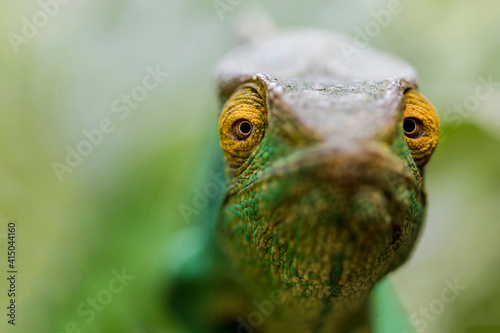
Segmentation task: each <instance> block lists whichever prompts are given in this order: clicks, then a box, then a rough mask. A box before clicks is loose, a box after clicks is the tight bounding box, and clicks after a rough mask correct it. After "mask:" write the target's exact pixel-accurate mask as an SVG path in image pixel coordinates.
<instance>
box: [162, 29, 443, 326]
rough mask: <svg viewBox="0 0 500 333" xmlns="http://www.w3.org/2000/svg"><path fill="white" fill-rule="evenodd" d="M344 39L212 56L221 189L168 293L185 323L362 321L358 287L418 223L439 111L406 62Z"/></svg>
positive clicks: (364, 305)
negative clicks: (193, 254)
mask: <svg viewBox="0 0 500 333" xmlns="http://www.w3.org/2000/svg"><path fill="white" fill-rule="evenodd" d="M349 43H350V40H349V39H347V38H345V37H342V36H338V35H334V34H330V33H326V32H321V31H314V30H301V31H295V32H286V33H280V34H277V35H274V36H272V37H270V38H266V39H263V40H260V41H257V42H255V41H254V42H252V43H247V44H244V45H242V46H239V47H237V48H236V49H235V50H233V51H232V52H231V53H230V54H228V55H227V56H226V57H225V58H224V59H223V60H222V61H221V62H220V64H219V65H218V67H217V70H216V77H217V82H218V86H219V91H220V96H221V101H222V103H221V104H222V110H221V112H220V118H219V137H220V146H221V148H222V151H223V156H224V169H225V175H226V188H225V189H224V193H223V197H222V198H221V200H220V210H219V213H218V217H217V220H216V223H215V226H214V227H213V228H212V233H211V234H210V239H211V241H210V242H209V245H207V247H206V250H205V251H202V252H203V253H202V254H200V255H198V257H197V258H196V259H193V260H195V262H196V261H197V262H198V263H199V262H204V263H207V262H209V263H210V264H207V265H204V267H209V268H208V269H207V268H206V269H205V270H204V271H203V272H201V271H200V272H198V273H195V274H192V275H190V276H188V277H182V278H179V281H180V282H177V284H176V285H175V287H174V292H173V296H172V301H171V302H172V304H173V306H174V307H175V309H176V311H177V312H178V313H179V314H180V315H181V317H182V318H184V319H185V322H186V323H188V325H190V326H189V327H190V328H191V330H192V331H193V332H342V333H343V332H373V331H374V330H373V328H371V327H372V325H371V322H372V320H371V319H370V307H371V305H370V294H371V290H372V288H373V287H374V286H375V284H376V283H377V282H378V281H379V280H381V278H383V277H384V276H385V275H386V274H387V273H388V272H390V271H392V270H394V269H396V268H397V267H398V266H400V265H401V264H402V263H403V262H404V261H405V260H406V259H407V258H408V256H409V254H410V252H411V249H412V248H413V246H414V244H415V241H416V239H417V236H418V234H419V231H420V230H421V227H422V224H423V221H424V216H425V205H426V197H425V191H424V184H423V168H424V166H425V164H426V163H427V162H428V161H429V158H430V156H431V155H432V153H433V151H434V150H435V148H436V145H437V142H438V137H439V120H438V118H437V115H436V112H435V110H434V108H433V107H432V105H431V104H430V103H429V102H428V100H427V99H426V98H425V97H423V96H422V95H421V94H420V93H419V91H418V85H417V77H416V73H415V71H414V69H413V68H412V67H410V66H409V65H407V64H406V63H405V62H403V61H401V60H399V59H397V58H395V57H392V56H389V55H385V54H383V53H380V52H378V51H374V50H372V49H369V48H366V49H362V50H358V51H359V52H355V53H349V52H346V50H348V49H346V47H347V46H348V45H350V44H349ZM196 265H198V264H196V263H195V264H193V266H196ZM252 312H253V314H252ZM259 314H260V315H259ZM389 333H390V332H389ZM396 333H401V332H396Z"/></svg>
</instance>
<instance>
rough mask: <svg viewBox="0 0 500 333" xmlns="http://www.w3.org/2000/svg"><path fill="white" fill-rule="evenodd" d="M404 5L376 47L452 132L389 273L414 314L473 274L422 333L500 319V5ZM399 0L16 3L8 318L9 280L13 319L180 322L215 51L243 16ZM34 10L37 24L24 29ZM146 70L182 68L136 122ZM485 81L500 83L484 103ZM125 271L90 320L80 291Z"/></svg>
mask: <svg viewBox="0 0 500 333" xmlns="http://www.w3.org/2000/svg"><path fill="white" fill-rule="evenodd" d="M42 2H43V3H49V2H50V1H48V0H44V1H42ZM61 2H63V1H62V0H61ZM220 2H222V3H226V4H227V3H228V1H225V0H221V1H220ZM400 2H401V6H402V11H401V13H400V14H398V15H394V16H393V17H391V19H390V22H389V24H387V25H386V26H383V27H381V29H380V32H379V33H377V35H376V36H375V37H374V38H370V45H371V46H374V47H377V48H379V49H383V50H386V51H388V52H392V53H394V54H396V55H398V56H400V57H402V58H403V59H406V60H407V61H408V62H409V63H411V64H412V65H413V66H415V68H416V69H417V71H418V72H419V76H420V82H421V91H422V92H423V93H424V95H426V96H427V97H428V98H429V99H430V100H431V101H432V102H433V104H434V105H435V107H436V109H437V110H438V113H439V115H440V118H441V122H442V128H443V140H442V142H441V144H440V146H439V148H438V150H437V151H436V153H435V155H434V157H433V160H432V162H431V163H430V164H429V165H428V167H427V170H426V173H427V174H426V176H427V188H428V197H429V213H428V221H427V225H426V228H425V230H424V233H423V235H422V237H421V241H420V243H419V245H418V248H417V249H416V251H415V253H414V255H413V257H412V259H411V260H410V262H408V263H407V264H406V265H405V266H404V267H403V268H401V269H400V270H398V271H397V272H395V273H393V274H391V276H390V279H391V281H392V282H393V283H394V285H395V286H396V290H397V292H398V293H399V295H400V296H401V298H402V301H403V303H404V305H405V307H406V309H407V311H408V314H409V315H411V314H415V313H416V314H417V315H416V316H421V315H420V312H419V311H421V309H422V308H429V307H430V306H432V304H433V301H434V300H436V299H439V298H440V297H441V292H442V291H443V289H445V288H446V285H445V281H446V280H448V281H454V280H455V279H458V281H459V283H460V284H462V285H465V286H467V289H466V290H464V291H463V292H462V293H461V295H460V296H459V297H457V298H456V300H455V301H454V302H452V303H451V304H446V308H445V309H444V310H442V311H441V313H440V314H439V315H437V316H433V319H430V318H429V319H427V325H426V328H425V330H424V331H425V332H439V333H443V332H454V333H455V332H457V333H461V332H468V333H475V332H478V333H480V332H490V331H491V332H498V331H500V328H499V327H500V110H499V107H498V105H499V104H500V63H499V61H498V59H500V33H499V31H500V3H499V2H498V1H493V0H489V1H488V0H480V1H466V0H457V1H452V0H440V1H436V0H432V1H431V0H419V1H411V0H401V1H400ZM233 3H237V1H234V2H233ZM388 3H389V1H388V0H371V1H368V0H366V1H361V0H356V1H333V0H330V1H323V0H315V1H306V0H300V1H295V2H287V1H284V0H277V1H272V2H270V1H262V0H259V1H255V0H253V1H245V0H242V1H241V3H240V4H237V5H229V6H230V9H231V10H228V11H226V12H224V13H223V14H222V18H223V19H221V16H220V15H219V14H220V13H218V12H217V11H216V9H215V8H214V3H213V2H212V1H181V0H168V1H154V0H152V1H139V0H122V1H115V0H109V1H105V2H104V1H95V0H81V1H68V2H67V3H65V4H58V5H57V6H53V7H52V8H49V9H48V10H49V11H51V14H52V15H51V16H48V15H46V17H47V22H44V20H43V15H42V14H39V13H40V11H41V10H43V7H42V5H41V4H40V3H39V2H38V1H24V0H23V1H16V2H13V1H6V0H2V1H1V2H0V35H1V36H2V38H1V39H0V110H1V121H0V152H1V159H0V184H1V185H0V188H1V189H2V190H1V194H0V198H1V199H0V237H3V238H2V239H0V241H1V242H2V243H1V244H0V251H1V252H0V253H2V255H1V256H0V258H2V261H1V266H0V267H1V269H2V271H4V268H6V261H5V260H4V258H5V255H4V254H5V253H6V249H7V247H6V239H5V238H4V237H5V234H6V233H7V231H6V227H7V223H8V221H10V220H15V221H17V224H18V234H17V237H18V241H17V246H18V265H19V272H20V273H19V281H18V288H19V293H18V301H19V305H18V318H17V320H18V324H17V325H16V326H15V327H11V326H10V325H7V324H6V317H5V307H6V305H7V297H6V296H7V295H6V292H4V291H6V290H7V289H8V288H7V287H8V286H7V281H6V279H5V278H2V279H1V280H0V281H1V282H0V295H1V296H0V301H1V309H2V310H1V311H0V313H1V318H2V320H1V323H0V328H1V329H2V332H4V331H5V332H30V333H31V332H36V333H39V332H40V333H45V332H51V333H56V332H57V333H60V332H64V331H65V329H66V328H67V325H68V323H71V322H75V323H76V324H75V325H77V327H78V328H80V329H81V330H82V332H93V333H99V332H133V333H138V332H179V333H180V332H183V330H182V328H181V327H180V326H179V325H178V324H177V322H176V321H175V319H173V318H171V316H169V314H168V313H166V312H165V309H164V308H163V307H162V302H163V297H164V294H162V293H161V290H163V289H164V288H165V285H167V284H168V281H169V273H170V272H171V271H172V269H173V267H172V266H173V265H174V262H175V259H179V258H182V257H183V256H185V255H187V253H186V251H187V250H186V249H192V251H195V250H196V248H197V246H198V245H199V244H197V242H196V239H195V238H193V237H192V235H193V234H195V233H196V229H195V228H196V225H197V223H200V222H199V221H200V219H195V218H193V219H192V221H191V220H190V219H188V220H186V219H185V218H184V217H183V216H182V214H181V212H180V209H179V207H180V205H182V204H188V205H189V204H191V203H192V200H193V197H194V196H195V194H194V191H193V190H195V189H197V188H200V186H202V185H203V182H204V181H206V179H207V174H208V170H209V168H210V166H209V165H208V161H209V160H211V156H210V155H211V151H210V150H209V149H208V148H207V141H210V140H214V139H215V138H216V131H217V130H216V128H217V112H218V103H217V98H216V87H215V85H214V80H213V67H214V66H215V64H216V62H217V61H218V60H219V59H220V57H221V56H223V55H224V54H225V53H226V52H227V51H229V50H230V49H231V48H232V47H234V46H235V45H236V44H237V43H238V42H239V37H238V36H237V34H236V32H237V30H241V29H240V28H241V26H242V22H244V21H246V20H248V19H259V20H262V17H263V13H267V15H268V16H269V17H270V18H271V19H272V20H273V21H274V22H275V24H276V26H277V27H278V28H300V27H316V28H321V29H327V30H335V31H340V32H344V33H347V34H356V31H357V29H358V28H359V29H361V30H362V29H364V28H365V27H366V26H367V24H368V23H369V22H372V21H374V20H375V18H374V14H373V11H375V12H378V11H380V10H383V9H386V8H387V6H388ZM56 4H57V2H56ZM36 15H38V17H37V16H36ZM34 16H35V19H37V20H39V21H38V22H39V24H40V25H41V27H40V28H37V30H38V31H37V32H34V31H30V30H29V29H28V30H27V31H25V33H26V32H28V33H29V34H28V35H29V36H30V37H29V38H26V39H19V38H17V39H16V37H14V35H13V34H16V35H17V36H21V37H22V36H23V29H25V30H26V29H27V28H25V27H24V26H25V25H26V19H27V20H29V21H32V20H33V19H34ZM262 24H264V23H262ZM23 27H24V28H23ZM260 27H263V25H260ZM264 31H265V29H264ZM260 33H262V31H261V32H258V31H256V32H254V34H260ZM257 36H258V35H257ZM22 38H24V37H22ZM147 68H149V70H151V69H153V70H154V69H156V68H161V70H162V71H164V72H168V73H169V75H168V77H166V78H165V79H164V80H163V82H161V83H160V84H158V86H157V87H156V88H155V89H152V90H151V91H149V92H148V94H147V96H145V98H144V100H142V101H141V102H140V103H137V105H136V106H135V107H134V108H132V107H130V113H129V114H128V116H127V117H123V118H124V119H121V118H120V116H123V115H124V112H125V111H123V112H119V113H117V112H115V111H116V110H115V109H113V103H114V102H115V101H116V100H117V99H120V98H121V96H122V94H130V93H131V91H133V90H134V89H136V88H137V87H138V86H141V85H142V84H143V80H144V79H145V78H146V76H147V75H148V69H147ZM484 80H487V81H488V80H492V81H494V82H499V83H495V84H493V85H491V87H489V88H491V90H488V91H489V94H488V95H487V96H482V97H481V98H480V99H478V98H476V100H477V101H478V103H473V102H474V96H476V89H478V87H481V86H484V84H483V83H482V82H483V81H484ZM136 90H137V89H136ZM484 91H486V90H483V92H484ZM471 96H472V97H471ZM115 106H116V105H115ZM121 106H123V104H122V105H121ZM464 106H465V107H464ZM461 108H462V109H461ZM460 110H462V111H460ZM103 119H109V121H110V122H111V124H112V126H113V130H112V131H111V133H107V134H104V135H103V138H102V140H101V141H102V142H101V143H100V144H98V145H95V146H93V147H91V152H90V153H89V155H88V156H85V157H83V158H82V161H81V163H80V164H79V165H78V166H76V167H75V168H73V169H72V172H71V173H70V172H67V173H64V175H62V181H60V180H59V179H58V176H57V175H56V172H55V171H54V167H53V163H54V162H59V163H64V162H65V158H66V154H67V147H68V146H69V147H70V148H72V149H75V147H77V145H78V144H79V143H80V142H81V141H82V140H84V139H85V136H84V134H83V132H82V131H92V130H95V129H96V128H98V127H99V126H100V124H101V122H102V121H103ZM208 213H209V212H208V211H205V210H202V211H201V214H200V215H199V216H201V217H202V218H201V220H203V215H204V214H208ZM197 221H198V222H197ZM123 269H125V271H126V274H128V275H129V276H131V277H133V279H132V278H130V280H129V281H128V282H127V285H126V286H124V287H123V290H121V291H120V292H117V293H115V294H113V295H112V299H111V300H109V303H108V304H106V305H105V306H103V308H102V309H101V310H100V311H96V312H95V314H94V316H93V317H92V320H89V321H90V322H89V323H87V322H86V321H85V319H90V315H85V316H81V315H79V314H78V312H77V311H78V309H79V308H80V307H81V304H82V303H85V302H87V299H88V298H89V297H90V298H92V297H96V295H98V294H99V293H100V292H101V291H102V290H107V289H109V286H108V284H109V282H110V280H111V279H112V278H113V277H114V276H115V274H118V273H121V272H122V270H123ZM117 272H118V273H117ZM2 276H3V273H2ZM101 296H102V295H101ZM82 309H83V308H81V309H80V310H82ZM71 325H73V324H70V330H69V331H71V330H73V329H74V328H72V326H71ZM494 327H496V328H497V330H494V329H493V330H492V328H494ZM487 328H489V329H487ZM4 329H5V330H4ZM398 333H399V332H398Z"/></svg>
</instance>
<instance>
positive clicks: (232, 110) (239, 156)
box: [219, 83, 267, 168]
mask: <svg viewBox="0 0 500 333" xmlns="http://www.w3.org/2000/svg"><path fill="white" fill-rule="evenodd" d="M263 96H264V89H263V88H262V87H261V86H259V85H257V84H254V83H247V84H244V85H242V86H241V87H240V88H238V89H237V90H236V92H235V93H233V95H232V96H231V97H230V98H229V99H228V100H227V102H226V103H225V104H224V107H223V109H222V113H221V116H220V119H219V137H220V145H221V147H222V150H223V152H224V156H225V158H226V162H227V163H228V164H229V166H230V167H232V168H238V167H240V166H241V165H243V164H244V163H245V161H246V160H247V159H248V158H249V157H250V155H252V153H253V151H254V149H255V148H256V147H257V146H258V145H259V143H260V142H261V141H262V138H263V137H264V133H265V131H266V128H267V107H266V102H265V99H264V97H263Z"/></svg>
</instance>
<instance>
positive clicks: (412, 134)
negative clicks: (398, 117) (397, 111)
mask: <svg viewBox="0 0 500 333" xmlns="http://www.w3.org/2000/svg"><path fill="white" fill-rule="evenodd" d="M423 129H424V124H422V122H421V121H420V120H419V119H417V118H406V119H405V120H404V122H403V131H404V132H405V135H406V136H407V137H408V138H411V139H416V138H419V137H421V136H422V135H423V132H424V131H423Z"/></svg>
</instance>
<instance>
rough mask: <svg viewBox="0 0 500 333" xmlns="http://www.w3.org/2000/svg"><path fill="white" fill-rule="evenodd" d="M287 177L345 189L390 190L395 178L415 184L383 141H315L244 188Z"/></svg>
mask: <svg viewBox="0 0 500 333" xmlns="http://www.w3.org/2000/svg"><path fill="white" fill-rule="evenodd" d="M285 179H290V180H292V179H300V180H301V181H304V182H316V181H320V182H328V183H330V184H332V185H333V186H335V187H337V188H339V187H344V188H346V189H348V188H353V187H356V186H360V185H371V186H376V187H377V188H379V189H380V190H384V191H389V192H390V191H391V190H393V188H394V186H393V185H394V184H393V183H395V182H397V183H405V184H406V185H407V186H408V187H411V188H413V187H414V186H416V184H415V182H414V176H413V174H412V173H411V172H410V171H409V170H408V167H407V165H405V164H404V163H403V162H401V160H400V159H398V158H396V157H395V156H394V155H393V153H392V152H391V151H390V149H389V147H387V145H384V144H383V143H367V144H364V145H360V144H347V145H331V146H325V145H316V146H311V147H308V148H306V149H303V150H300V151H298V152H296V153H294V154H291V155H289V156H287V157H285V158H282V159H280V160H278V161H276V162H275V163H274V164H273V165H272V166H271V167H270V168H269V169H268V170H267V172H266V174H265V175H263V176H261V177H259V178H258V179H257V180H255V181H254V182H252V183H250V184H248V186H247V187H246V188H244V189H242V190H241V191H245V190H247V189H249V188H250V187H253V186H256V185H259V184H262V183H271V182H274V181H279V180H285Z"/></svg>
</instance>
